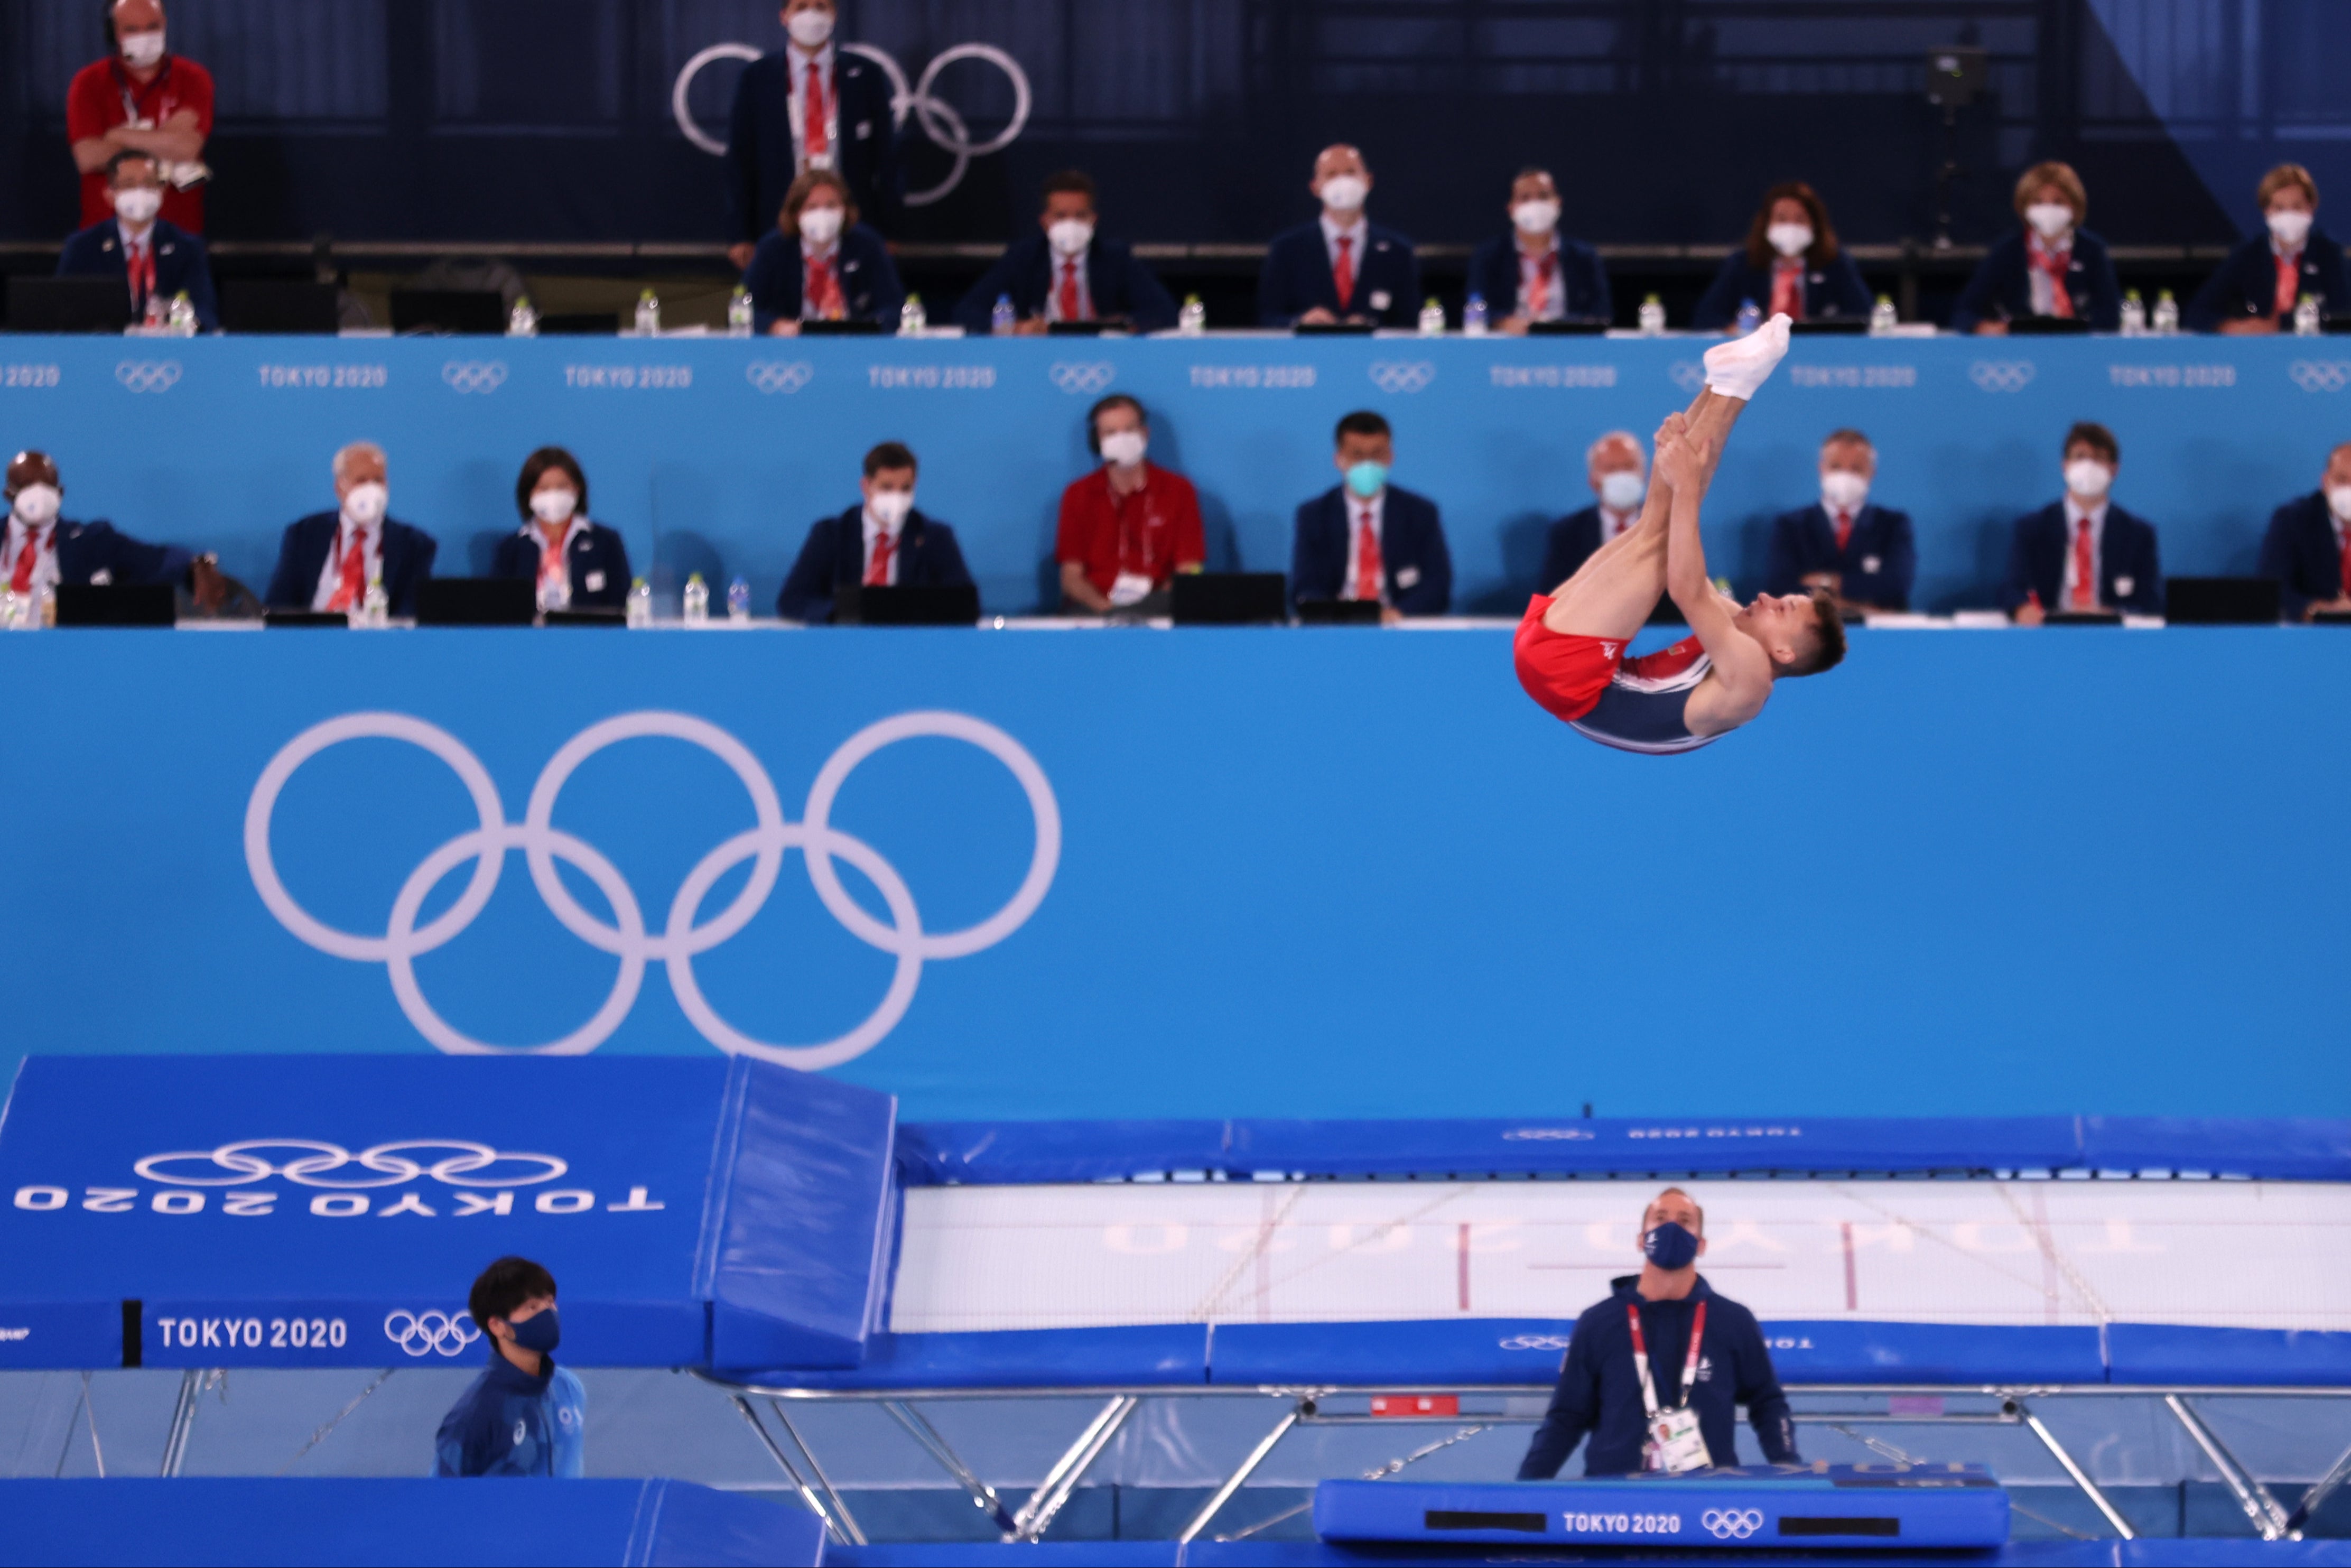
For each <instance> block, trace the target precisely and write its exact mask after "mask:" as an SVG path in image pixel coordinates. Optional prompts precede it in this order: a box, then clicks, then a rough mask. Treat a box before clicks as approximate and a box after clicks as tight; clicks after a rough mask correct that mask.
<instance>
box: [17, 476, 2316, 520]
mask: <svg viewBox="0 0 2351 1568" xmlns="http://www.w3.org/2000/svg"><path fill="white" fill-rule="evenodd" d="M2346 498H2351V492H2347V493H2346ZM64 500H65V497H64V496H63V495H61V494H59V493H58V491H57V486H54V485H27V486H25V487H24V488H23V489H21V490H19V491H17V492H16V515H17V516H18V517H22V518H24V519H25V523H26V527H28V528H47V526H48V525H49V524H50V523H52V522H55V521H56V520H57V507H59V506H60V505H61V504H63V502H64Z"/></svg>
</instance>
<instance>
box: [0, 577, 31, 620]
mask: <svg viewBox="0 0 2351 1568" xmlns="http://www.w3.org/2000/svg"><path fill="white" fill-rule="evenodd" d="M31 607H32V603H31V599H30V597H29V596H28V595H26V594H22V593H19V592H17V591H16V590H15V589H13V588H11V587H9V586H8V585H7V584H6V583H5V582H0V632H14V631H16V630H17V629H18V627H19V626H21V625H22V624H23V622H22V617H23V616H24V615H25V613H26V611H28V610H29V609H31Z"/></svg>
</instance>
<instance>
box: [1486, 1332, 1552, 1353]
mask: <svg viewBox="0 0 2351 1568" xmlns="http://www.w3.org/2000/svg"><path fill="white" fill-rule="evenodd" d="M1567 1341H1568V1336H1567V1335H1565V1334H1562V1333H1514V1334H1512V1335H1510V1337H1509V1338H1508V1339H1504V1340H1499V1341H1497V1342H1496V1347H1497V1348H1498V1349H1501V1350H1565V1349H1566V1348H1567Z"/></svg>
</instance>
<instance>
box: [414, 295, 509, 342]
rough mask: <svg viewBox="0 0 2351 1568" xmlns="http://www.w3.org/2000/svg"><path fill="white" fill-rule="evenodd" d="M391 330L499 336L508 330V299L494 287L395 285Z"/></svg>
mask: <svg viewBox="0 0 2351 1568" xmlns="http://www.w3.org/2000/svg"><path fill="white" fill-rule="evenodd" d="M542 325H543V324H542ZM506 329H507V302H506V298H505V296H503V295H501V294H499V293H498V292H497V291H496V289H493V288H395V289H393V290H392V330H393V331H395V332H400V333H409V332H426V333H433V332H449V333H467V334H477V335H481V336H486V337H492V336H497V335H500V334H503V333H504V332H505V331H506Z"/></svg>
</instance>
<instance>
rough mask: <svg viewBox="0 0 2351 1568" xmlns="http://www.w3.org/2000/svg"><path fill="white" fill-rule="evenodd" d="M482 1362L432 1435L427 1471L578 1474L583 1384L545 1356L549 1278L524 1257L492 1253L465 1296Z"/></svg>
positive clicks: (550, 1328) (553, 1324)
mask: <svg viewBox="0 0 2351 1568" xmlns="http://www.w3.org/2000/svg"><path fill="white" fill-rule="evenodd" d="M465 1308H466V1311H467V1312H470V1313H472V1314H473V1319H474V1322H475V1323H477V1324H479V1325H480V1326H481V1330H482V1342H483V1343H485V1344H486V1345H488V1346H489V1351H490V1364H489V1368H488V1370H486V1371H485V1372H484V1373H483V1374H482V1375H480V1376H479V1377H476V1378H475V1379H474V1381H473V1382H471V1383H469V1384H467V1385H465V1393H463V1394H461V1395H459V1396H457V1403H456V1404H455V1405H453V1406H450V1407H449V1414H448V1415H446V1416H443V1417H442V1418H441V1429H440V1430H439V1431H438V1432H437V1433H435V1434H434V1439H433V1473H434V1475H436V1476H540V1477H544V1478H547V1479H551V1480H577V1479H580V1477H581V1476H583V1475H585V1474H587V1466H586V1458H585V1451H586V1440H587V1436H588V1391H587V1390H586V1389H585V1388H582V1387H581V1386H580V1379H579V1378H578V1377H577V1376H575V1375H573V1374H572V1372H571V1370H570V1369H569V1367H561V1366H558V1365H556V1364H555V1349H556V1346H558V1345H559V1344H560V1343H563V1324H562V1320H561V1318H560V1316H559V1314H558V1312H557V1311H556V1306H555V1276H554V1275H552V1274H550V1273H549V1272H548V1271H547V1270H546V1269H545V1268H544V1267H542V1266H541V1265H539V1264H537V1263H534V1262H532V1261H531V1260H529V1259H528V1258H501V1259H499V1260H497V1261H496V1262H495V1263H492V1264H491V1265H490V1266H489V1267H488V1268H486V1269H485V1270H482V1272H481V1275H480V1277H479V1278H477V1279H476V1280H475V1281H474V1288H473V1290H472V1291H470V1292H468V1294H467V1295H466V1297H465Z"/></svg>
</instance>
